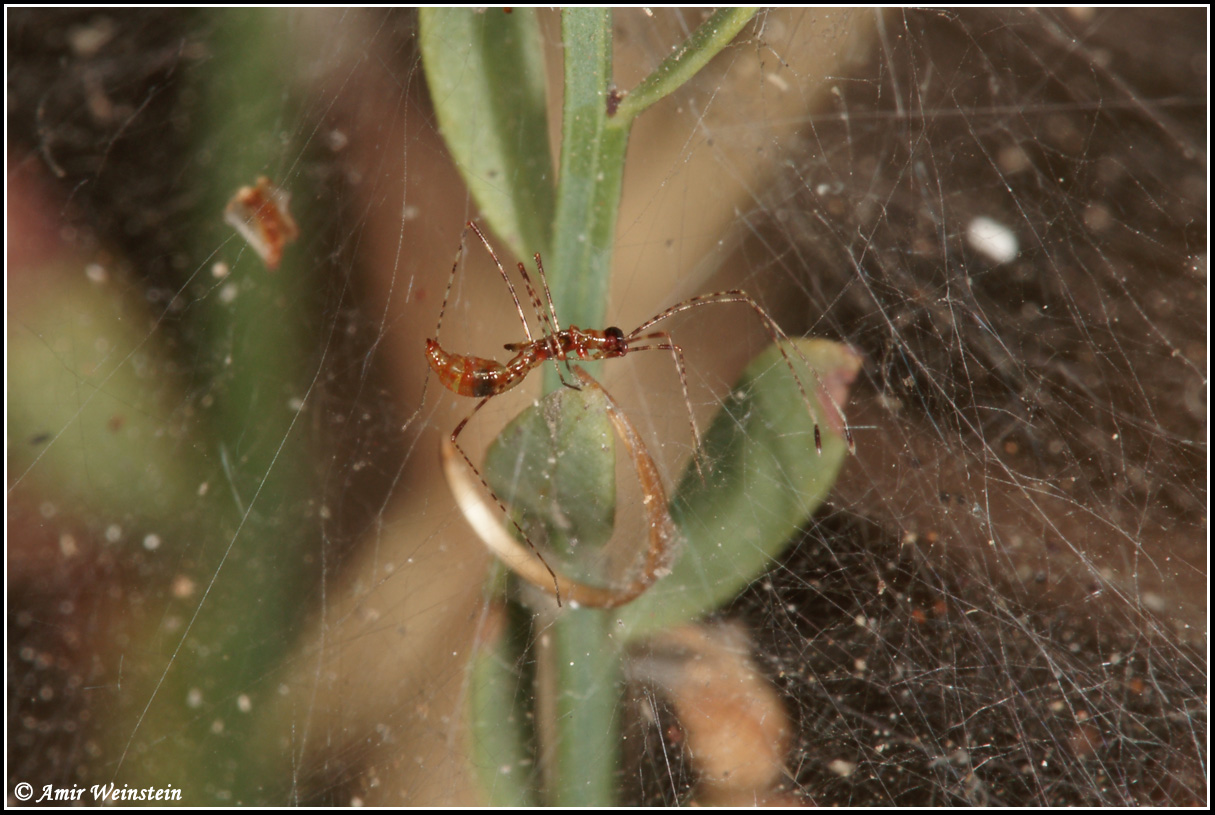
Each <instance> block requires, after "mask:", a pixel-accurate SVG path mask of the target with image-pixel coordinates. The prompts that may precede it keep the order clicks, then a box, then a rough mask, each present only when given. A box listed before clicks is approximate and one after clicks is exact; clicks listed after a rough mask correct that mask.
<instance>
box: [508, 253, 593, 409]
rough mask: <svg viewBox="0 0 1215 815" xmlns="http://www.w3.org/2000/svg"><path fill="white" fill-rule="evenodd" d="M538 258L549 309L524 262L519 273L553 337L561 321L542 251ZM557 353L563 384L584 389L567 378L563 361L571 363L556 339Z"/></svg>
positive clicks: (537, 311)
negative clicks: (562, 366) (546, 273)
mask: <svg viewBox="0 0 1215 815" xmlns="http://www.w3.org/2000/svg"><path fill="white" fill-rule="evenodd" d="M534 257H535V259H536V271H537V272H538V273H539V276H540V287H541V288H542V289H544V297H545V298H546V299H547V300H548V311H547V312H546V311H545V310H544V306H543V304H541V302H540V296H539V295H538V294H537V293H536V289H535V287H534V286H532V279H531V278H530V277H529V276H528V274H527V267H525V266H524V265H523V264H522V263H520V264H519V274H521V275H522V276H523V285H525V286H527V291H528V294H530V295H531V297H532V305H533V306H535V309H536V314H538V315H540V319H541V320H543V321H544V323H545V325H546V326H547V327H548V336H550V337H553V336H556V335H557V334H560V333H561V321H560V320H558V319H557V306H556V305H555V304H554V303H553V293H552V291H550V290H549V287H548V277H547V276H545V274H544V263H543V262H541V260H540V253H539V252H537V253H536V254H535V255H534ZM554 345H555V347H556V351H557V353H555V354H553V356H552V360H553V367H555V368H556V369H557V378H558V379H560V380H561V384H562V385H564V386H565V387H567V388H572V389H573V390H576V391H577V390H582V387H581V386H580V385H578V384H577V383H574V382H571V381H569V380H568V379H566V378H565V371H563V370H561V363H562V362H565V363H566V364H568V363H569V360H568V359H567V358H566V356H565V349H564V348H563V347H562V346H561V344H560V342H559V341H554Z"/></svg>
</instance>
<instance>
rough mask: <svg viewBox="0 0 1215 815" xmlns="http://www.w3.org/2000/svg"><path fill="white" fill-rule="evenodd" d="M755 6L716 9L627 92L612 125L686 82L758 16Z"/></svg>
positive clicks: (630, 118) (627, 120) (626, 121)
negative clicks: (674, 50)
mask: <svg viewBox="0 0 1215 815" xmlns="http://www.w3.org/2000/svg"><path fill="white" fill-rule="evenodd" d="M757 10H758V9H755V8H724V9H719V10H718V11H716V12H714V13H713V16H711V17H710V18H709V19H707V20H705V21H704V22H703V23H701V24H700V26H699V27H698V28H697V29H696V30H695V31H694V32H692V36H691V37H688V39H687V42H685V43H684V44H683V47H682V48H680V49H679V50H678V51H676V52H675V53H673V54H671V55H670V56H669V57H667V58H666V59H664V60H663V61H662V64H661V65H659V66H658V67H657V68H656V69H655V70H654V73H652V74H650V75H649V76H647V77H646V78H645V79H644V80H643V81H642V83H641V84H640V85H638V86H637V87H636V88H634V89H633V90H631V91H629V93H628V94H626V95H625V97H624V99H623V100H622V101H621V102H620V106H619V107H618V108H617V109H616V114H615V116H613V117H612V119H611V123H612V126H613V127H628V126H629V124H630V123H631V122H632V121H633V119H634V118H636V116H637V115H638V114H639V113H641V112H642V111H643V110H645V109H646V108H648V107H649V106H650V105H652V104H654V103H655V102H657V101H658V100H659V99H662V98H663V97H664V96H667V95H668V94H670V93H672V92H673V91H675V90H677V89H679V88H680V87H682V86H683V84H684V83H685V82H687V81H688V80H689V79H691V78H692V77H693V76H695V75H696V72H697V71H699V70H700V69H701V68H703V67H704V66H705V65H707V64H708V62H709V60H711V59H713V57H715V56H717V54H718V52H720V51H721V50H722V49H723V48H725V47H726V46H727V45H729V44H730V43H731V42H733V40H734V37H735V36H736V35H737V34H738V32H739V31H741V30H742V29H743V27H744V26H745V25H746V24H747V23H749V22H751V18H752V17H754V16H755V12H756V11H757Z"/></svg>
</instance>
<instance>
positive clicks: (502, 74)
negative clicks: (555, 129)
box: [420, 8, 555, 258]
mask: <svg viewBox="0 0 1215 815" xmlns="http://www.w3.org/2000/svg"><path fill="white" fill-rule="evenodd" d="M420 17H421V36H420V40H421V46H422V64H423V65H424V66H425V68H426V81H427V84H428V85H429V87H430V96H431V100H432V102H433V104H434V108H435V112H436V113H437V114H438V117H439V128H440V130H441V131H442V133H443V139H444V140H445V141H446V143H447V147H448V149H449V150H451V152H452V155H453V157H454V158H455V161H456V165H457V166H458V167H459V168H460V173H461V174H462V175H463V176H464V181H465V183H466V184H468V188H469V189H470V190H471V191H472V194H473V197H474V198H475V199H476V201H477V205H478V206H479V207H480V208H481V212H482V214H483V216H484V218H485V220H486V221H488V223H489V225H490V226H491V227H492V228H493V230H494V232H496V233H497V234H498V235H499V236H500V237H502V238H503V239H505V240H506V242H507V243H509V244H510V246H511V249H512V250H513V251H514V253H515V255H516V257H520V258H528V257H531V255H532V253H534V252H540V253H541V254H547V253H548V250H549V245H550V238H551V234H552V233H551V231H550V230H551V229H552V224H553V210H554V206H555V204H554V191H553V190H554V181H553V156H552V151H551V149H550V147H549V142H548V115H547V110H548V107H547V102H546V99H545V84H544V79H545V77H544V49H543V43H542V41H541V38H540V26H539V24H538V23H537V21H536V13H535V10H534V9H527V8H516V9H512V10H511V12H510V13H509V14H508V13H504V12H503V10H502V9H488V10H486V11H484V12H480V13H478V12H474V11H472V10H471V9H467V8H443V9H423V10H422V11H421V13H420Z"/></svg>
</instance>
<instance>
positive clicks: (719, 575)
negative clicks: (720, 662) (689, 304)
mask: <svg viewBox="0 0 1215 815" xmlns="http://www.w3.org/2000/svg"><path fill="white" fill-rule="evenodd" d="M792 345H793V346H796V348H797V349H798V350H799V351H800V354H796V353H792V352H791V353H790V354H789V357H790V361H791V362H792V363H793V367H794V368H795V369H796V370H797V376H798V378H799V379H800V380H801V381H802V382H803V383H804V385H805V388H806V394H807V396H808V397H809V400H810V402H811V405H812V407H813V408H814V412H813V414H812V413H811V412H810V411H808V410H807V408H806V403H805V401H803V399H802V394H801V390H799V388H798V385H797V380H796V379H795V378H794V376H793V372H792V371H791V370H790V367H789V365H786V364H785V361H784V358H783V357H782V355H781V353H780V349H779V348H777V347H775V346H773V347H771V348H769V349H768V350H767V351H765V352H764V353H763V354H761V355H760V356H758V357H757V358H756V359H755V360H754V361H753V362H752V363H751V364H750V365H749V366H747V369H746V371H744V372H743V375H742V378H741V379H740V380H739V382H738V384H737V385H736V386H735V387H734V390H733V391H732V392H731V394H730V395H729V397H727V398H726V400H725V403H724V404H723V405H722V409H721V411H720V412H719V413H718V415H717V418H716V419H715V420H714V422H713V424H712V426H711V427H710V428H709V431H708V433H706V434H705V437H704V455H705V463H706V470H707V472H706V475H705V478H704V480H703V481H702V480H701V477H700V475H699V474H698V473H697V472H696V469H695V467H689V469H688V470H687V471H686V472H685V474H684V477H683V480H682V482H681V484H680V486H679V489H678V491H677V492H676V495H675V498H674V499H673V500H672V501H671V515H672V517H673V518H674V520H675V523H676V524H677V525H678V526H679V528H680V531H681V532H682V533H683V536H684V542H683V553H682V555H681V556H680V557H679V559H678V560H677V561H676V562H675V565H674V567H673V569H672V572H671V574H670V576H668V577H667V578H665V579H664V580H662V581H661V582H659V583H658V584H657V585H655V586H654V587H653V588H652V589H650V590H649V591H648V592H647V593H645V594H643V595H642V596H641V597H639V598H637V600H636V601H635V602H633V603H632V604H631V605H628V606H625V607H624V608H622V609H621V610H620V615H619V616H620V619H621V620H622V621H623V623H624V626H623V628H624V635H625V636H626V637H627V638H636V637H640V636H643V635H645V634H646V633H648V632H651V631H656V630H659V629H662V628H665V627H668V626H671V625H675V624H677V623H680V622H684V621H686V620H690V619H694V618H696V617H698V616H700V615H702V614H705V613H707V612H709V611H712V610H713V609H716V608H717V607H719V606H720V605H721V604H722V603H723V602H725V601H726V600H728V599H729V598H730V597H732V596H733V595H734V594H736V593H738V591H739V590H741V589H742V588H743V587H744V586H746V585H747V584H748V583H749V582H750V581H752V580H753V579H755V577H756V576H758V575H759V574H761V573H763V571H764V570H765V569H766V568H767V567H768V565H769V564H770V563H771V562H772V560H773V559H774V558H776V557H778V556H779V555H780V554H781V552H782V551H784V549H785V547H786V545H787V544H788V543H789V541H790V540H791V539H792V538H793V536H794V535H795V534H796V532H797V530H798V528H799V527H800V526H801V524H802V523H804V522H805V520H806V519H807V518H808V517H809V516H810V514H811V513H813V512H814V510H815V509H817V508H818V506H819V504H820V503H822V501H823V499H824V498H825V497H826V496H827V494H828V492H829V491H830V490H831V486H832V484H834V483H835V478H836V475H837V474H838V473H839V468H840V466H841V465H842V464H843V462H844V459H845V457H846V455H847V445H846V443H845V442H844V440H843V438H842V437H841V436H840V435H839V433H838V430H839V428H838V421H828V417H835V416H837V415H838V414H837V407H838V408H842V406H843V404H844V402H845V401H846V399H847V393H848V387H849V385H850V384H851V382H852V380H853V379H854V378H855V376H856V373H857V371H858V370H859V368H860V359H859V358H858V357H857V356H856V354H855V352H853V351H852V350H851V349H849V348H848V347H847V346H844V345H840V344H838V343H834V342H829V341H827V340H794V341H793V342H792ZM803 357H804V359H803ZM825 394H830V399H827V398H825ZM824 403H825V404H824ZM833 403H834V404H833ZM816 417H817V419H818V424H819V428H820V430H821V432H822V440H823V452H822V455H819V454H818V453H817V452H816V451H815V445H814V425H815V419H816Z"/></svg>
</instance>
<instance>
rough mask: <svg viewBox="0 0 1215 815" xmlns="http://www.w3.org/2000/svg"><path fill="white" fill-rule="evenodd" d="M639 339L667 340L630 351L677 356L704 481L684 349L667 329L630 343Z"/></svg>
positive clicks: (643, 336)
mask: <svg viewBox="0 0 1215 815" xmlns="http://www.w3.org/2000/svg"><path fill="white" fill-rule="evenodd" d="M638 340H665V342H661V343H658V344H656V345H638V346H633V345H629V346H628V349H629V353H630V354H631V353H633V352H634V351H670V352H671V355H672V356H674V357H675V370H676V371H678V372H679V386H680V387H681V388H683V402H684V405H686V406H687V408H688V423H689V424H690V425H691V426H692V438H693V439H694V440H695V441H696V449H695V452H694V453H693V454H692V460H693V461H695V462H696V472H698V473H699V474H700V480H701V481H703V480H704V477H705V474H704V469H703V468H702V466H701V463H700V459H701V453H702V452H703V451H702V448H701V443H700V428H698V427H697V426H696V415H695V414H694V413H693V412H692V397H690V396H689V395H688V373H687V366H685V365H684V361H683V349H682V348H680V347H679V346H678V345H676V344H675V343H674V342H672V340H671V335H670V334H668V333H667V332H665V331H655V332H653V333H650V334H643V335H641V336H640V337H633V338H631V339H630V340H629V342H630V343H633V342H636V341H638Z"/></svg>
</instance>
